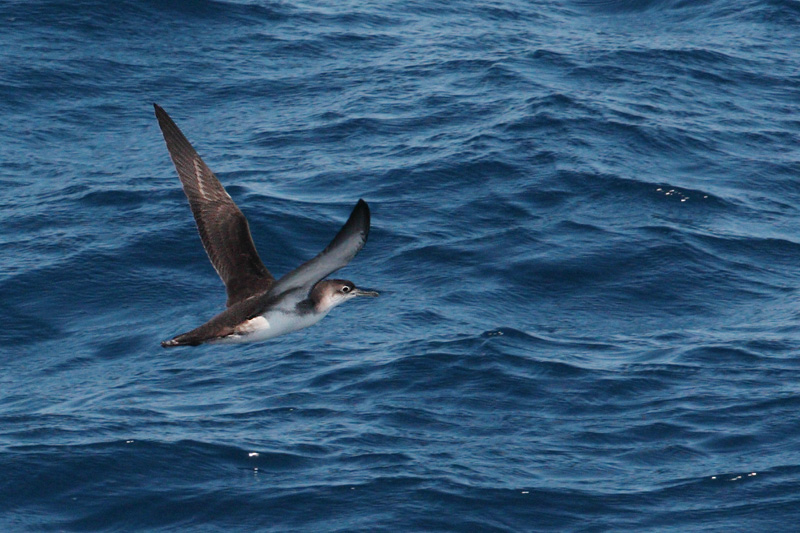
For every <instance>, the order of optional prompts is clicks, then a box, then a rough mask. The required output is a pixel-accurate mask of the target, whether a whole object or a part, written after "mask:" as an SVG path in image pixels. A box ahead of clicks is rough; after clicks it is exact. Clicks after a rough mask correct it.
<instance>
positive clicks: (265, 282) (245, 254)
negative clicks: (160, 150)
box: [153, 104, 275, 307]
mask: <svg viewBox="0 0 800 533" xmlns="http://www.w3.org/2000/svg"><path fill="white" fill-rule="evenodd" d="M153 107H155V110H156V118H158V125H159V126H160V127H161V132H162V133H163V134H164V140H165V141H166V142H167V149H168V150H169V155H170V157H171V158H172V162H173V163H175V169H176V170H177V171H178V177H180V179H181V183H182V184H183V192H185V193H186V197H187V198H188V199H189V206H190V207H191V208H192V214H193V215H194V219H195V221H196V222H197V229H198V231H199V233H200V239H201V240H202V241H203V246H204V247H205V249H206V253H207V254H208V258H209V259H210V260H211V264H212V265H214V268H215V269H216V271H217V274H219V277H220V278H222V282H223V283H224V284H225V288H226V289H227V292H228V301H227V304H226V305H227V306H228V307H230V306H232V305H234V304H235V303H237V302H239V301H242V300H244V299H246V298H248V297H250V296H252V295H254V294H257V293H261V292H264V291H266V290H268V289H269V288H270V287H271V286H272V284H273V282H274V281H275V278H274V277H272V274H270V273H269V270H267V268H266V267H265V266H264V263H262V262H261V259H260V258H259V257H258V252H256V247H255V244H253V237H252V236H251V235H250V227H249V225H248V224H247V219H246V218H245V217H244V215H243V214H242V212H241V211H240V210H239V208H238V207H236V204H235V203H233V200H232V199H231V197H230V196H229V195H228V193H227V192H226V191H225V189H224V188H223V187H222V184H221V183H220V182H219V180H218V179H217V177H216V176H215V175H214V173H213V172H211V169H210V168H208V165H206V164H205V163H204V162H203V160H202V159H201V158H200V156H199V155H198V154H197V152H196V151H195V149H194V148H193V147H192V145H191V144H190V143H189V141H188V140H187V139H186V137H185V136H184V135H183V133H182V132H181V130H180V129H179V128H178V126H177V125H175V122H173V121H172V119H171V118H170V117H169V115H167V113H166V111H164V110H163V109H161V107H159V106H158V105H156V104H153Z"/></svg>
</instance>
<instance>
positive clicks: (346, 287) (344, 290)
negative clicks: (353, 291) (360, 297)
mask: <svg viewBox="0 0 800 533" xmlns="http://www.w3.org/2000/svg"><path fill="white" fill-rule="evenodd" d="M342 292H343V293H345V294H347V293H348V292H350V287H348V286H347V285H345V286H344V287H342Z"/></svg>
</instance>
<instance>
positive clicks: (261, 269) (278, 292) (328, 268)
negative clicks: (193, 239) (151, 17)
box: [153, 104, 378, 348]
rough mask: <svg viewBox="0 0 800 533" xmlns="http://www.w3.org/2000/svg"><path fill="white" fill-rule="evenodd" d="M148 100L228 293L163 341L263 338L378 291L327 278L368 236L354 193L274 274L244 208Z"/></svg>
mask: <svg viewBox="0 0 800 533" xmlns="http://www.w3.org/2000/svg"><path fill="white" fill-rule="evenodd" d="M153 106H154V107H155V110H156V118H157V119H158V125H159V126H160V127H161V132H162V133H163V134H164V140H165V141H166V143H167V150H168V151H169V155H170V157H171V158H172V162H173V163H175V169H176V170H177V171H178V177H179V178H180V179H181V184H183V192H185V193H186V197H187V198H188V199H189V207H191V209H192V214H193V215H194V219H195V222H197V231H198V233H199V234H200V240H201V241H203V246H204V247H205V249H206V253H208V258H209V259H210V260H211V264H212V265H214V269H216V271H217V274H219V277H220V278H222V282H223V283H224V284H225V289H226V290H227V293H228V301H227V303H226V307H227V308H226V309H225V310H224V311H222V312H221V313H220V314H218V315H217V316H215V317H214V318H212V319H211V320H209V321H208V322H206V323H205V324H203V325H201V326H199V327H197V328H195V329H193V330H191V331H188V332H186V333H182V334H180V335H177V336H176V337H173V338H172V339H170V340H166V341H164V342H162V343H161V346H163V347H165V348H168V347H172V346H187V345H188V346H197V345H199V344H203V343H207V342H208V343H243V342H257V341H262V340H266V339H270V338H272V337H277V336H278V335H283V334H286V333H290V332H292V331H297V330H299V329H303V328H307V327H308V326H311V325H313V324H316V323H317V322H319V321H320V320H322V319H323V318H324V317H325V315H327V314H328V313H329V312H330V310H331V309H333V308H334V307H336V306H337V305H339V304H341V303H343V302H346V301H347V300H351V299H353V298H356V297H359V296H372V297H374V296H378V293H377V292H375V291H372V290H364V289H359V288H358V287H356V286H355V285H354V284H353V283H352V282H351V281H347V280H343V279H325V278H327V277H328V276H329V275H331V274H332V273H333V272H335V271H337V270H339V269H340V268H342V267H344V266H346V265H347V264H348V263H349V262H350V261H351V260H352V259H353V257H355V255H356V254H357V253H358V252H359V251H360V250H361V248H363V247H364V244H365V243H366V242H367V235H369V218H370V217H369V206H367V202H365V201H364V200H359V201H358V203H357V204H356V206H355V208H353V211H352V213H350V218H348V219H347V222H345V224H344V226H342V229H341V230H339V233H337V234H336V236H335V237H334V238H333V240H332V241H331V242H330V244H328V246H327V247H326V248H325V249H324V250H322V252H320V253H319V254H318V255H317V256H316V257H314V258H313V259H311V260H309V261H307V262H305V263H303V264H302V265H300V266H299V267H297V268H295V269H294V270H292V271H291V272H289V273H288V274H286V275H285V276H283V277H282V278H280V279H278V280H276V279H275V278H274V277H273V276H272V274H270V272H269V270H267V267H265V266H264V263H262V262H261V259H260V258H259V257H258V252H256V247H255V244H253V238H252V236H251V235H250V227H249V225H248V224H247V219H246V218H245V216H244V215H243V214H242V212H241V211H240V210H239V208H238V207H237V206H236V204H235V203H234V202H233V200H232V199H231V197H230V196H229V195H228V193H227V192H226V191H225V189H224V188H223V187H222V184H221V183H220V182H219V180H218V179H217V177H216V176H215V175H214V173H213V172H211V169H210V168H208V165H206V164H205V162H203V160H202V159H201V158H200V156H199V155H198V154H197V151H195V149H194V148H193V147H192V145H191V143H189V141H188V140H187V139H186V136H184V134H183V133H182V132H181V130H180V129H179V128H178V126H177V125H176V124H175V122H173V120H172V119H171V118H170V117H169V115H167V113H166V111H164V110H163V109H162V108H161V107H159V106H158V105H157V104H153Z"/></svg>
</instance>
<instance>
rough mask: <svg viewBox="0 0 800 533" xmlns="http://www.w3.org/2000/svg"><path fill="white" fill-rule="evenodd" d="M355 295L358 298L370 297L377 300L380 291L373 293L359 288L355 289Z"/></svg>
mask: <svg viewBox="0 0 800 533" xmlns="http://www.w3.org/2000/svg"><path fill="white" fill-rule="evenodd" d="M353 294H355V295H356V296H369V297H370V298H375V297H377V296H380V294H379V293H378V291H371V290H368V289H358V288H356V289H353Z"/></svg>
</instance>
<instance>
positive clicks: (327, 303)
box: [311, 279, 378, 313]
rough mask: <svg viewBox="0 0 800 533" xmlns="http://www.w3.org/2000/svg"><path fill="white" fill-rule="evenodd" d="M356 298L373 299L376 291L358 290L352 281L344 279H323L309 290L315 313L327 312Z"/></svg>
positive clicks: (376, 293) (376, 294)
mask: <svg viewBox="0 0 800 533" xmlns="http://www.w3.org/2000/svg"><path fill="white" fill-rule="evenodd" d="M358 296H367V297H371V298H374V297H376V296H378V292H377V291H371V290H366V289H359V288H358V287H356V286H355V285H354V284H353V282H352V281H347V280H346V279H325V280H322V281H320V282H319V283H317V284H316V285H315V286H314V288H313V289H312V290H311V301H312V302H314V308H315V309H316V310H317V312H320V313H322V312H327V311H329V310H330V309H332V308H334V307H336V306H337V305H339V304H341V303H343V302H346V301H347V300H351V299H353V298H356V297H358Z"/></svg>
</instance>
